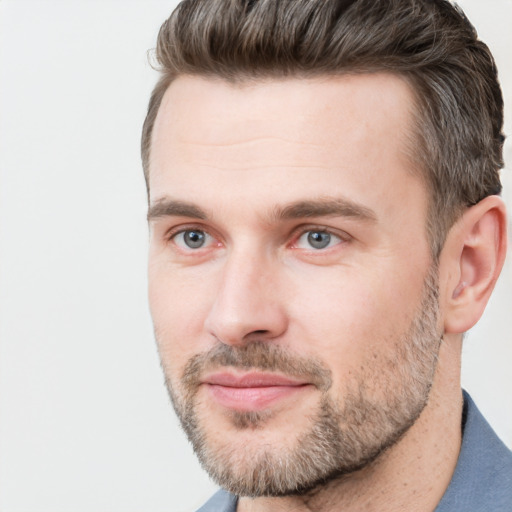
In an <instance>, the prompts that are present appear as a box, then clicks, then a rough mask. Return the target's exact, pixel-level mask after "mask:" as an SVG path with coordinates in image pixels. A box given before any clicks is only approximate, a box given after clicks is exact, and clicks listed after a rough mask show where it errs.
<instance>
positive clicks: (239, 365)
mask: <svg viewBox="0 0 512 512" xmlns="http://www.w3.org/2000/svg"><path fill="white" fill-rule="evenodd" d="M220 368H234V369H237V370H260V371H270V372H279V373H282V374H284V375H287V376H289V377H295V378H297V379H303V380H306V381H307V382H310V383H311V384H313V385H314V386H316V387H317V388H318V389H320V390H321V391H327V390H328V389H329V388H330V387H331V386H332V373H331V371H330V369H329V368H328V367H327V366H326V365H325V364H324V363H323V362H322V361H320V360H318V359H315V358H313V357H311V358H307V357H303V356H298V355H296V354H291V353H290V352H289V351H287V350H285V349H283V348H282V347H280V346H279V345H275V344H274V343H271V342H262V341H252V342H250V343H247V344H246V345H243V346H241V347H233V346H231V345H225V344H223V343H218V344H217V345H215V346H214V347H212V348H211V349H210V350H208V351H207V352H203V353H201V354H197V355H195V356H193V357H192V358H191V359H190V360H189V361H188V362H187V364H186V365H185V368H184V371H183V374H182V379H181V381H182V384H183V385H184V387H185V389H186V390H187V391H188V392H193V390H194V389H195V388H197V387H198V386H199V383H200V380H201V376H202V375H204V374H205V373H206V372H210V371H213V370H216V369H220Z"/></svg>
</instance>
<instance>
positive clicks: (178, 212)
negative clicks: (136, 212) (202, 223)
mask: <svg viewBox="0 0 512 512" xmlns="http://www.w3.org/2000/svg"><path fill="white" fill-rule="evenodd" d="M160 217H191V218H193V219H201V220H205V219H207V218H208V216H207V215H206V213H205V212H204V211H203V210H201V208H199V207H198V206H196V205H194V204H191V203H187V202H185V201H176V200H174V199H169V198H163V199H159V200H158V201H156V202H155V204H152V205H150V207H149V209H148V221H150V220H153V219H157V218H160Z"/></svg>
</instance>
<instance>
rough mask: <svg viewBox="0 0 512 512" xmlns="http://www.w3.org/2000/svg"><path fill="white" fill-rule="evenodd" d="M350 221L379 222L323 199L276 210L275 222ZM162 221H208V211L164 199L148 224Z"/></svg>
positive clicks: (352, 206)
mask: <svg viewBox="0 0 512 512" xmlns="http://www.w3.org/2000/svg"><path fill="white" fill-rule="evenodd" d="M326 216H336V217H349V218H354V219H358V220H363V221H373V222H375V221H376V220H377V215H376V214H375V212H374V211H373V210H372V209H370V208H368V207H366V206H364V205H361V204H359V203H355V202H354V201H351V200H349V199H345V198H323V199H317V200H303V201H296V202H293V203H291V204H288V205H286V206H284V207H279V206H278V207H276V208H274V210H273V212H272V215H271V219H275V220H293V219H300V218H309V217H326ZM161 217H189V218H193V219H200V220H206V219H208V215H207V214H206V212H205V211H204V210H202V209H201V208H199V207H198V206H196V205H195V204H192V203H187V202H185V201H178V200H175V199H171V198H162V199H159V200H158V201H156V202H155V203H154V204H153V205H151V206H150V207H149V210H148V215H147V218H148V221H151V220H153V219H157V218H161Z"/></svg>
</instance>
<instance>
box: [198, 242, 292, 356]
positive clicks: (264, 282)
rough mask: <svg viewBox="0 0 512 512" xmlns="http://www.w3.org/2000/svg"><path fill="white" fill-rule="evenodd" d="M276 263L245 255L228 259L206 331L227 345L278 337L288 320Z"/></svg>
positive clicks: (238, 344) (207, 321)
mask: <svg viewBox="0 0 512 512" xmlns="http://www.w3.org/2000/svg"><path fill="white" fill-rule="evenodd" d="M276 265H277V264H276V263H275V262H272V261H268V260H267V259H266V258H264V257H258V256H255V255H254V254H247V253H244V252H241V251H240V252H238V253H233V254H232V255H230V256H228V258H227V260H226V262H225V264H224V266H223V269H222V272H221V276H220V280H219V282H218V284H217V290H216V295H215V300H214V302H213V304H212V307H211V309H210V311H209V313H208V315H207V318H206V322H205V328H206V330H207V331H208V332H209V333H210V334H211V335H213V336H214V337H215V338H216V339H217V340H219V341H221V342H222V343H224V344H227V345H233V346H242V345H244V344H246V343H248V342H249V341H251V340H252V341H256V340H258V341H265V340H271V339H276V338H278V337H280V336H281V335H282V334H283V333H284V332H285V331H286V329H287V325H288V319H287V315H286V308H285V304H284V303H283V300H282V299H283V297H282V295H281V289H280V287H279V284H278V283H279V272H278V269H276V268H275V267H276Z"/></svg>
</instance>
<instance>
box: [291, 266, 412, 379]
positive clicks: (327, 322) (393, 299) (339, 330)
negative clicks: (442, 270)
mask: <svg viewBox="0 0 512 512" xmlns="http://www.w3.org/2000/svg"><path fill="white" fill-rule="evenodd" d="M307 282H308V281H302V282H301V283H300V284H297V285H296V287H295V294H294V295H295V297H296V301H295V302H294V306H293V312H292V313H291V314H292V315H293V317H294V321H293V322H292V325H294V326H295V333H294V336H293V337H294V338H297V339H302V340H303V343H304V345H305V346H304V347H303V348H302V349H303V350H306V351H308V352H311V353H314V352H316V353H317V355H318V356H320V357H321V359H322V360H324V361H325V362H326V364H328V366H329V367H330V368H331V370H332V371H333V377H336V375H340V374H341V378H347V376H348V375H352V374H354V373H359V372H360V371H361V368H362V367H364V366H367V365H370V364H371V365H375V364H377V362H378V361H382V360H383V359H386V358H389V357H391V356H392V352H393V350H394V344H395V343H396V340H397V339H398V338H400V336H401V335H402V334H403V333H404V332H405V331H406V330H407V329H408V327H409V325H410V322H411V320H412V318H413V316H414V312H415V310H416V305H417V303H418V301H419V296H420V290H421V283H418V286H417V287H416V289H414V288H413V286H414V287H415V286H416V284H415V283H414V284H412V283H411V287H405V286H404V285H403V283H404V282H407V281H400V282H401V283H402V284H400V282H397V281H396V280H395V279H392V278H387V279H386V278H385V277H382V276H376V275H372V274H369V273H366V274H364V273H363V272H351V271H350V270H346V271H343V272H339V273H334V274H331V275H325V276H324V277H320V276H319V275H317V276H316V279H314V280H310V281H309V284H306V283H307ZM416 292H417V293H416Z"/></svg>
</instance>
